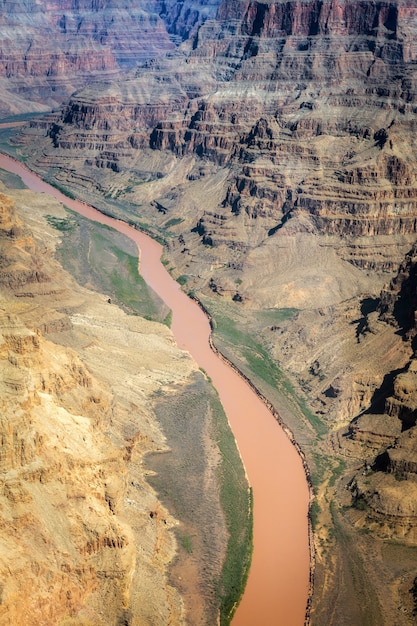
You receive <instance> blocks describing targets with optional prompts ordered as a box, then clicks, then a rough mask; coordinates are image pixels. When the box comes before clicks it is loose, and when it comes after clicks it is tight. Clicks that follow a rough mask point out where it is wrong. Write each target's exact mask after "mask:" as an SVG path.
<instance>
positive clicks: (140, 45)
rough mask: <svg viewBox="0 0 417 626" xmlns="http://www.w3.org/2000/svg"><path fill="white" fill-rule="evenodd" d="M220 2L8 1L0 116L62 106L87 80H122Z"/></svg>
mask: <svg viewBox="0 0 417 626" xmlns="http://www.w3.org/2000/svg"><path fill="white" fill-rule="evenodd" d="M216 4H217V3H216V2H205V3H202V4H201V5H200V4H199V3H191V2H182V3H180V4H178V3H176V2H171V1H168V2H160V1H159V0H155V1H153V2H143V1H142V0H136V1H135V0H134V1H132V0H129V1H125V2H113V1H112V0H100V1H99V2H96V1H95V0H82V2H79V1H75V0H65V1H61V2H49V1H46V2H42V3H39V2H34V1H33V0H29V1H26V2H19V3H16V2H13V3H6V4H5V6H4V7H3V9H2V13H1V16H0V84H1V86H2V96H1V98H0V113H3V114H7V113H21V112H26V111H41V110H43V109H45V108H50V107H54V106H59V105H61V104H62V102H63V101H64V100H66V99H67V98H68V97H69V96H70V94H71V93H73V92H74V91H75V90H76V89H79V88H80V87H82V86H84V85H86V84H88V83H91V82H94V81H97V80H114V79H115V78H116V77H120V76H121V75H123V74H124V73H126V72H128V71H129V70H130V69H132V68H134V67H136V66H137V65H139V64H141V63H143V62H144V61H145V60H146V59H149V58H152V57H154V56H157V55H160V54H163V53H165V52H166V51H168V50H172V49H173V48H174V47H175V42H176V43H178V42H180V41H181V40H182V39H183V38H185V37H186V36H187V35H188V33H189V32H190V31H191V30H192V29H193V28H195V27H196V26H197V25H198V24H199V23H201V22H202V21H204V20H205V19H207V17H208V16H209V15H211V14H212V13H213V11H214V10H215V7H216ZM168 31H169V32H168Z"/></svg>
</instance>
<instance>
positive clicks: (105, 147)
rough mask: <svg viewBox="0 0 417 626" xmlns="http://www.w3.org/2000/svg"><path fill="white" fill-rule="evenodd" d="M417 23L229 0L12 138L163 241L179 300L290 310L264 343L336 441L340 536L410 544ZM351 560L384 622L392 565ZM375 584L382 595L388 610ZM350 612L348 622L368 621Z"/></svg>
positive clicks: (348, 6) (373, 7) (311, 1)
mask: <svg viewBox="0 0 417 626" xmlns="http://www.w3.org/2000/svg"><path fill="white" fill-rule="evenodd" d="M416 24H417V8H416V7H415V3H413V2H411V1H408V0H398V1H393V2H385V1H382V0H381V1H379V0H375V1H374V0H367V1H354V2H347V1H345V0H325V1H324V2H318V1H316V0H303V1H297V0H294V1H289V2H281V1H278V0H277V1H275V2H268V3H261V2H251V1H237V0H230V1H229V0H224V1H223V2H222V3H221V4H220V5H219V8H218V11H217V15H216V18H215V19H208V20H207V21H205V23H204V24H203V25H201V26H200V27H199V28H198V29H195V31H194V32H193V33H192V36H191V37H190V39H189V40H188V41H186V42H185V43H184V44H182V46H180V47H179V49H177V50H176V51H175V52H173V53H170V54H168V55H167V56H165V57H164V58H163V59H158V60H152V61H149V62H147V63H146V64H144V66H143V67H141V68H140V69H138V70H137V71H136V73H135V74H134V75H133V73H132V75H131V76H130V77H129V79H128V80H126V81H120V82H118V83H113V84H111V85H109V84H107V85H101V86H99V85H94V86H92V87H90V88H88V89H85V90H82V91H80V92H78V93H77V94H76V95H74V96H73V97H72V98H71V100H70V101H69V103H68V104H67V105H66V106H65V107H64V108H63V110H62V112H61V113H60V114H59V115H55V116H53V117H52V118H50V119H48V120H47V121H44V122H41V123H40V122H37V123H33V124H32V126H31V128H28V129H27V130H26V131H25V133H24V134H23V135H22V136H21V137H20V139H19V141H18V142H16V145H17V146H18V149H20V150H21V151H22V153H24V154H27V155H29V158H30V159H31V163H32V164H33V165H34V166H35V167H37V168H39V170H41V171H43V172H46V173H47V174H48V175H52V174H54V175H55V177H56V180H57V181H58V182H59V183H60V184H64V185H69V186H70V187H71V188H72V189H74V190H75V191H76V193H77V194H78V195H80V196H81V197H84V198H86V199H91V198H93V195H94V193H97V192H99V193H101V194H102V195H103V196H105V197H106V198H107V199H108V200H109V202H108V205H107V209H108V210H111V211H113V212H114V213H115V214H116V215H118V216H121V217H122V216H128V219H129V220H132V221H135V219H137V220H138V221H141V220H143V219H144V218H146V223H147V225H148V227H150V228H151V229H154V232H159V230H158V229H160V228H162V229H165V231H166V232H168V236H167V240H168V250H167V254H168V256H169V257H170V259H171V260H172V262H173V265H175V271H176V272H178V275H183V276H185V277H186V278H187V279H188V282H187V288H189V289H197V290H200V292H201V293H202V294H204V295H206V296H215V297H219V296H221V297H223V298H224V299H227V300H229V301H232V300H233V301H234V302H236V303H237V306H240V307H241V309H242V311H243V312H246V315H247V316H248V317H250V316H253V317H255V316H256V311H257V310H259V309H262V310H265V309H278V308H293V309H297V311H296V312H294V315H293V316H292V317H291V318H290V319H289V320H287V321H284V322H282V323H281V322H280V324H279V325H275V324H274V325H273V326H271V325H268V326H265V327H264V328H260V325H258V327H257V332H259V336H260V337H261V338H262V341H263V345H264V346H266V347H267V349H268V351H269V354H271V355H272V356H273V358H274V360H275V361H276V362H278V363H281V364H282V365H283V367H285V369H286V370H287V371H288V372H289V374H290V376H291V377H292V380H293V381H295V384H296V385H297V390H298V391H299V392H300V393H302V394H304V397H305V398H306V399H307V403H308V405H309V407H310V408H312V409H313V410H314V412H315V414H316V416H319V417H320V419H322V420H323V422H324V423H325V425H326V427H327V428H328V430H329V431H330V434H329V438H328V441H326V444H323V447H322V448H321V449H320V454H321V453H323V450H324V449H325V450H326V454H327V453H328V452H329V450H330V452H331V454H332V455H333V454H334V453H336V454H337V455H339V456H338V458H339V459H341V460H343V462H346V463H347V466H348V470H346V472H347V473H349V472H350V480H351V482H349V487H350V489H345V490H344V491H343V494H344V495H343V496H341V495H340V493H338V495H337V498H338V500H337V501H338V502H343V503H344V504H346V506H347V507H349V506H351V505H352V503H353V504H354V505H355V507H356V508H354V514H352V515H351V518H349V519H350V521H351V528H354V527H355V525H356V526H358V527H360V528H362V529H363V528H368V529H369V528H371V529H372V530H375V533H374V534H375V537H384V538H386V537H389V538H392V537H394V538H396V539H397V540H398V539H401V540H404V541H405V543H409V544H414V543H415V541H416V536H415V530H414V528H415V514H416V507H415V503H416V494H415V472H414V466H415V463H414V456H415V448H414V444H415V435H414V429H415V415H416V406H415V395H416V394H415V389H416V381H415V364H414V359H413V354H414V349H415V346H414V345H413V340H414V334H415V308H416V307H415V285H414V273H415V268H414V264H413V263H414V261H413V259H414V257H415V249H414V248H413V244H414V243H415V240H416V230H417V220H416V214H417V205H416V198H417V181H416V171H417V153H416V149H415V142H414V139H413V137H414V134H415V114H416V111H417V108H416V107H417V103H416V67H417V66H416V60H417V47H416V44H415V33H416V28H417V26H416ZM19 142H20V143H19ZM35 144H36V145H35ZM57 169H58V172H57V173H56V170H57ZM410 250H412V252H411V253H410V254H409V256H408V257H407V258H406V260H405V262H404V258H405V257H406V254H407V253H409V251H410ZM401 264H402V265H401ZM399 266H401V269H400V272H399V274H398V276H397V277H396V278H395V276H396V274H397V271H398V267H399ZM391 279H393V280H392V282H391V284H390V285H389V282H390V280H391ZM387 284H388V286H387ZM243 314H244V313H242V315H243ZM290 419H291V418H290ZM304 426H305V428H306V429H308V428H310V429H311V424H306V423H304ZM299 432H301V431H299ZM303 436H304V433H303V432H301V438H302V437H303ZM326 446H327V447H326ZM313 452H314V453H313V454H312V456H311V458H312V463H313V464H314V463H315V462H316V459H317V457H316V456H315V455H316V454H317V450H314V451H313ZM326 462H327V461H326ZM358 467H359V469H358ZM320 471H321V469H320ZM319 473H320V472H319ZM327 479H328V483H327V486H326V488H327V487H329V486H330V490H329V492H325V493H324V492H320V494H319V496H320V497H321V500H320V499H319V502H320V506H322V507H323V515H322V520H323V519H324V520H325V521H324V522H323V527H324V526H326V524H327V525H328V526H330V527H331V526H332V524H333V523H335V524H336V522H335V520H336V514H335V512H334V509H333V510H332V512H330V509H329V507H330V505H329V502H330V501H331V499H332V498H333V496H334V491H333V486H332V484H331V483H332V481H333V482H334V481H335V478H334V477H333V476H332V477H330V476H329V475H328V476H327ZM345 486H346V485H345ZM323 489H324V488H323ZM323 493H324V495H323ZM329 493H331V496H329ZM345 499H346V500H345ZM326 512H327V513H326ZM326 514H327V519H326ZM355 516H356V517H355ZM335 527H336V526H335ZM338 528H340V527H338ZM326 532H327V531H326ZM326 532H325V531H323V529H322V527H320V525H319V528H318V530H317V541H316V547H317V563H318V566H319V567H318V568H319V569H320V566H322V568H323V569H322V574H323V580H324V582H325V584H323V588H322V589H323V591H322V590H321V587H320V585H319V586H318V591H317V597H318V596H319V595H320V593H323V597H324V598H325V599H324V601H323V602H324V604H325V605H326V608H325V612H324V613H323V614H321V613H320V611H319V605H320V600H318V601H317V604H316V605H315V609H316V611H317V612H316V613H315V618H316V619H317V620H318V621H317V622H316V623H329V624H330V623H332V624H339V623H342V622H341V621H338V619H339V617H340V615H343V619H345V613H346V611H345V610H344V609H345V608H346V607H350V606H351V602H352V597H353V596H351V597H350V598H349V597H348V596H346V598H344V599H342V600H341V599H340V598H341V596H340V595H339V591H337V594H336V592H335V595H334V596H333V599H334V602H335V603H336V604H337V606H338V607H339V609H340V613H337V610H336V609H335V610H334V611H333V608H332V610H331V611H329V606H332V607H333V599H331V600H329V598H330V597H331V593H332V591H331V589H332V583H329V582H328V581H329V580H331V581H333V583H334V581H336V582H337V576H336V573H335V572H336V571H337V567H339V565H340V563H341V562H342V563H346V562H348V561H349V558H350V557H349V550H350V548H349V544H348V542H345V543H343V542H340V543H341V547H338V546H337V545H336V544H337V542H336V541H334V542H333V544H332V547H333V549H334V550H335V552H336V550H338V549H340V550H345V556H344V557H341V558H340V560H339V561H338V559H339V556H340V555H339V556H337V557H336V556H335V557H334V559H333V557H330V556H328V553H327V550H328V546H327V543H326V542H330V541H331V537H330V536H331V531H329V532H327V534H326ZM321 533H322V534H321ZM363 543H364V545H365V542H363ZM358 545H359V542H358ZM323 546H324V547H323ZM378 546H379V544H378ZM361 549H362V548H361ZM363 550H364V551H363V553H362V556H361V558H362V560H363V561H364V563H365V565H363V568H362V571H365V570H366V571H367V573H368V574H369V576H370V578H371V579H372V584H373V587H372V589H379V593H378V594H377V596H378V602H379V603H380V605H381V606H382V607H383V611H382V613H381V614H386V615H387V616H388V617H387V620H390V621H389V622H387V623H394V622H393V620H392V619H391V617H392V616H393V615H395V611H396V606H397V605H395V602H396V601H397V600H396V599H397V598H399V597H400V596H401V598H404V597H405V595H406V592H407V590H403V591H401V593H400V591H399V589H400V587H401V585H400V582H399V579H400V574H398V575H397V574H392V575H391V574H389V575H388V573H387V571H388V569H389V568H388V567H385V565H384V567H385V569H384V572H385V573H384V574H383V575H382V574H381V571H382V569H383V568H382V567H381V563H383V562H384V558H385V557H382V556H381V557H380V559H379V560H378V559H377V558H375V560H374V561H373V560H372V559H373V558H374V557H373V556H372V558H369V554H371V553H372V550H371V551H370V552H368V553H367V552H366V547H364V548H363ZM378 550H381V551H382V549H380V548H379V547H378ZM346 555H347V556H346ZM364 555H365V556H364ZM372 555H373V553H372ZM343 558H344V559H345V561H343ZM359 560H360V559H359ZM396 562H397V563H398V560H397V561H396ZM335 563H336V565H335ZM338 564H339V565H338ZM351 564H352V563H351V561H349V567H347V566H346V567H345V569H344V570H343V567H342V570H343V571H342V574H339V575H340V578H339V583H340V585H342V582H343V584H344V581H345V580H347V579H348V578H349V576H351V570H350V565H351ZM372 567H373V568H374V570H373V572H372V571H371V570H372ZM404 571H405V570H404ZM409 572H410V570H407V571H405V573H404V580H411V578H410V573H409ZM318 576H320V572H319V573H318ZM332 576H333V578H332ZM401 576H402V574H401ZM414 577H415V576H413V580H414ZM353 578H354V576H353ZM349 580H350V578H349ZM357 580H360V581H362V580H363V579H362V578H360V579H357ZM379 580H381V581H382V580H383V581H384V582H383V583H382V582H381V583H379V582H378V581H379ZM341 581H342V582H341ZM386 581H389V585H391V587H390V590H391V592H392V593H391V594H388V593H386V595H384V594H385V582H386ZM379 584H380V588H379V587H378V585H379ZM404 584H405V583H404ZM340 585H339V586H340ZM352 585H353V587H352V588H355V582H354V581H353V583H352ZM387 585H388V583H387ZM336 586H337V584H333V589H335V587H336ZM371 586H372V585H371ZM410 586H411V583H410ZM355 590H356V592H358V589H357V588H355ZM372 593H373V592H372ZM326 594H330V595H327V596H326ZM401 594H402V595H401ZM371 595H372V594H371ZM374 596H375V594H374ZM377 596H375V597H377ZM355 598H356V596H355ZM393 598H395V600H394V599H393ZM402 601H403V600H401V602H402ZM399 602H400V600H398V603H399ZM313 604H314V601H313ZM394 605H395V606H394ZM326 611H327V612H326ZM384 612H385V613H384ZM349 615H350V617H349V618H346V619H347V620H349V619H350V620H351V621H350V622H349V621H348V622H346V623H349V624H357V623H360V618H359V617H358V616H356V615H353V614H352V615H353V616H352V615H351V614H349ZM375 615H377V613H375ZM313 616H314V611H313ZM401 618H404V620H405V619H407V620H408V621H407V622H406V623H410V619H411V618H409V617H407V618H406V617H405V613H404V615H403V614H402V616H401ZM320 620H321V621H320ZM332 620H333V621H332ZM358 620H359V621H358ZM376 623H377V622H376Z"/></svg>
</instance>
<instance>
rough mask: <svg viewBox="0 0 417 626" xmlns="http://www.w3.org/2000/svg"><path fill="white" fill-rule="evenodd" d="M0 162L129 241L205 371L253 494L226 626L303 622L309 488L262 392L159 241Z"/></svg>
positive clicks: (180, 339) (178, 334)
mask: <svg viewBox="0 0 417 626" xmlns="http://www.w3.org/2000/svg"><path fill="white" fill-rule="evenodd" d="M0 167H1V168H3V169H5V170H7V171H9V172H12V173H14V174H17V175H18V176H20V177H21V179H22V180H23V182H24V183H25V184H26V185H27V187H29V188H30V189H32V190H33V191H37V192H43V193H47V194H49V195H51V196H53V197H55V198H56V199H57V200H59V201H61V202H62V203H63V204H65V205H66V206H68V207H69V208H70V209H72V210H74V211H77V212H78V213H80V214H81V215H83V216H85V217H87V218H89V219H91V220H94V221H96V222H100V223H101V224H106V225H108V226H111V227H113V228H115V229H117V230H118V231H120V232H122V233H124V234H125V235H127V236H128V237H130V239H132V240H133V241H135V242H136V244H137V246H138V248H139V258H140V272H141V274H142V276H143V278H144V279H145V281H146V282H147V283H148V285H149V286H150V287H152V289H153V290H154V291H155V292H156V293H157V294H158V295H159V296H160V297H161V299H162V300H163V301H164V302H165V303H166V304H167V306H168V307H169V308H170V309H171V310H172V313H173V317H172V327H171V328H172V331H173V333H174V336H175V338H176V341H177V343H178V345H179V347H180V348H183V349H184V350H187V351H188V352H190V354H191V355H192V356H193V358H194V359H195V361H196V362H197V363H198V365H199V366H200V367H202V368H203V369H204V370H205V371H206V372H207V374H208V375H209V376H210V377H211V379H212V381H213V384H214V386H215V387H216V388H217V390H218V393H219V396H220V399H221V402H222V404H223V407H224V409H225V412H226V415H227V417H228V420H229V423H230V426H231V428H232V430H233V433H234V436H235V438H236V441H237V444H238V447H239V450H240V453H241V455H242V458H243V462H244V465H245V468H246V472H247V475H248V478H249V482H250V484H251V486H252V489H253V495H254V550H253V558H252V565H251V569H250V573H249V578H248V582H247V586H246V589H245V592H244V595H243V598H242V601H241V603H240V605H239V607H238V609H237V611H236V614H235V617H234V618H233V622H232V624H233V626H303V624H304V618H305V612H306V604H307V597H308V590H309V573H310V552H309V542H308V522H307V511H308V501H309V489H308V485H307V480H306V476H305V472H304V468H303V464H302V461H301V458H300V456H299V454H298V453H297V451H296V449H295V447H294V446H293V445H292V443H291V442H290V440H289V439H288V437H287V436H286V434H285V433H284V431H283V430H282V428H281V427H280V426H279V424H278V423H277V421H276V420H275V419H274V417H273V415H272V413H271V412H270V411H269V409H268V408H267V407H266V406H265V404H264V403H263V402H262V400H261V399H260V398H259V397H258V396H257V395H256V393H255V392H254V391H253V389H252V388H251V387H250V385H248V384H247V383H246V382H245V381H244V380H243V379H242V378H241V377H240V376H239V375H238V374H237V373H236V372H235V371H234V370H233V369H232V368H231V367H230V366H229V365H227V364H226V363H225V362H224V361H223V360H222V359H221V358H219V356H217V355H216V354H215V353H214V352H213V350H212V349H211V348H210V345H209V335H210V326H209V322H208V320H207V317H206V316H205V315H204V313H203V312H202V310H201V309H200V307H199V306H198V305H197V304H196V303H195V302H194V301H193V300H191V299H190V298H188V297H187V296H186V295H185V294H184V293H183V292H182V290H181V289H180V286H179V285H178V283H176V282H175V281H174V280H173V279H172V278H171V276H170V275H169V273H168V272H167V271H166V270H165V268H164V266H163V265H162V263H161V262H160V257H161V252H162V247H161V246H160V244H158V243H157V242H155V241H154V240H152V239H151V238H150V237H148V236H147V235H145V234H144V233H142V232H140V231H137V230H135V229H134V228H132V227H130V226H129V225H127V224H126V223H124V222H121V221H119V220H115V219H112V218H110V217H108V216H105V215H103V214H102V213H100V212H99V211H97V210H96V209H93V208H92V207H90V206H87V205H86V204H84V203H83V202H79V201H76V200H72V199H70V198H68V197H66V196H64V195H63V194H62V193H61V192H59V191H58V190H57V189H55V188H54V187H52V186H51V185H49V184H47V183H45V182H44V181H43V180H42V179H41V178H39V177H38V176H37V175H36V174H34V173H33V172H30V170H28V169H27V168H26V167H25V166H24V165H22V164H20V163H18V162H17V161H15V160H14V159H12V158H10V157H7V156H6V155H0Z"/></svg>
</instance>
